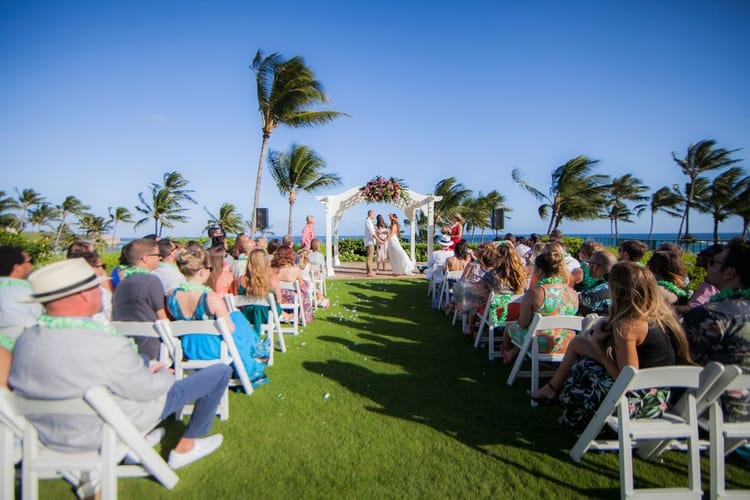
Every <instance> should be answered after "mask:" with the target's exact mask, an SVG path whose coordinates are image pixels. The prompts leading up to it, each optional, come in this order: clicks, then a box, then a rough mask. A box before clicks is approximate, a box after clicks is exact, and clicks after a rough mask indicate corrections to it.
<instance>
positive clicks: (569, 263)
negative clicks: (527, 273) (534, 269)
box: [531, 240, 583, 287]
mask: <svg viewBox="0 0 750 500" xmlns="http://www.w3.org/2000/svg"><path fill="white" fill-rule="evenodd" d="M544 251H545V252H555V253H559V254H561V255H563V256H564V257H563V258H564V262H565V270H566V272H567V276H568V285H569V286H570V287H574V286H575V285H577V284H578V283H580V282H581V281H582V280H583V269H581V263H580V262H578V260H577V259H575V258H573V256H571V255H570V254H569V253H568V249H567V248H566V247H565V245H564V244H563V243H562V241H559V240H551V241H550V242H549V243H547V244H546V245H545V247H544ZM535 280H536V275H533V276H532V277H531V286H532V287H533V286H534V284H535Z"/></svg>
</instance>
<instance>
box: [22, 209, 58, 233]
mask: <svg viewBox="0 0 750 500" xmlns="http://www.w3.org/2000/svg"><path fill="white" fill-rule="evenodd" d="M59 217H60V211H59V210H58V209H57V208H55V207H54V206H52V205H51V204H49V203H47V202H42V203H39V204H38V205H37V206H36V208H33V209H31V210H29V222H31V227H32V228H36V229H37V230H38V231H41V230H42V227H43V226H46V227H49V228H50V229H53V226H52V222H54V221H56V220H57V219H58V218H59Z"/></svg>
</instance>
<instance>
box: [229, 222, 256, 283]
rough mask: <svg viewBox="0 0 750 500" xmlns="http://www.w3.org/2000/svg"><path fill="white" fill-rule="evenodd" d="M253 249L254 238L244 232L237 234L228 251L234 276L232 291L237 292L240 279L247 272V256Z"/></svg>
mask: <svg viewBox="0 0 750 500" xmlns="http://www.w3.org/2000/svg"><path fill="white" fill-rule="evenodd" d="M253 250H255V240H253V239H252V238H250V237H249V236H248V235H246V234H245V233H240V234H238V235H237V238H236V239H235V240H234V246H233V247H232V251H231V252H230V255H231V256H232V258H233V259H234V261H233V262H232V276H233V278H234V281H233V283H232V293H237V290H239V285H240V279H241V278H242V277H243V276H244V275H245V273H246V272H247V258H248V256H249V255H250V252H252V251H253Z"/></svg>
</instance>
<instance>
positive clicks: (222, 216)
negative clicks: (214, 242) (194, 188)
mask: <svg viewBox="0 0 750 500" xmlns="http://www.w3.org/2000/svg"><path fill="white" fill-rule="evenodd" d="M203 210H205V212H206V213H207V214H208V215H209V217H211V218H210V219H209V220H208V223H207V224H206V227H205V229H206V230H208V229H209V228H210V227H214V226H218V227H220V228H221V230H222V231H223V232H224V234H230V233H231V234H239V233H241V232H242V230H243V228H244V224H243V222H242V216H241V215H240V213H239V212H237V208H235V206H234V205H232V204H231V203H224V204H222V205H221V206H220V207H219V216H218V217H217V216H215V215H214V214H212V213H211V212H209V211H208V208H206V207H203Z"/></svg>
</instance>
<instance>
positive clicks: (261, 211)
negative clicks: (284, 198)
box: [255, 208, 268, 231]
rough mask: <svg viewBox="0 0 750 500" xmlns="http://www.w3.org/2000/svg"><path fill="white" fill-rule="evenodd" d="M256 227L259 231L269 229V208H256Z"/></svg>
mask: <svg viewBox="0 0 750 500" xmlns="http://www.w3.org/2000/svg"><path fill="white" fill-rule="evenodd" d="M255 227H256V228H257V229H258V231H265V230H266V229H268V209H267V208H257V209H255Z"/></svg>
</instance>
